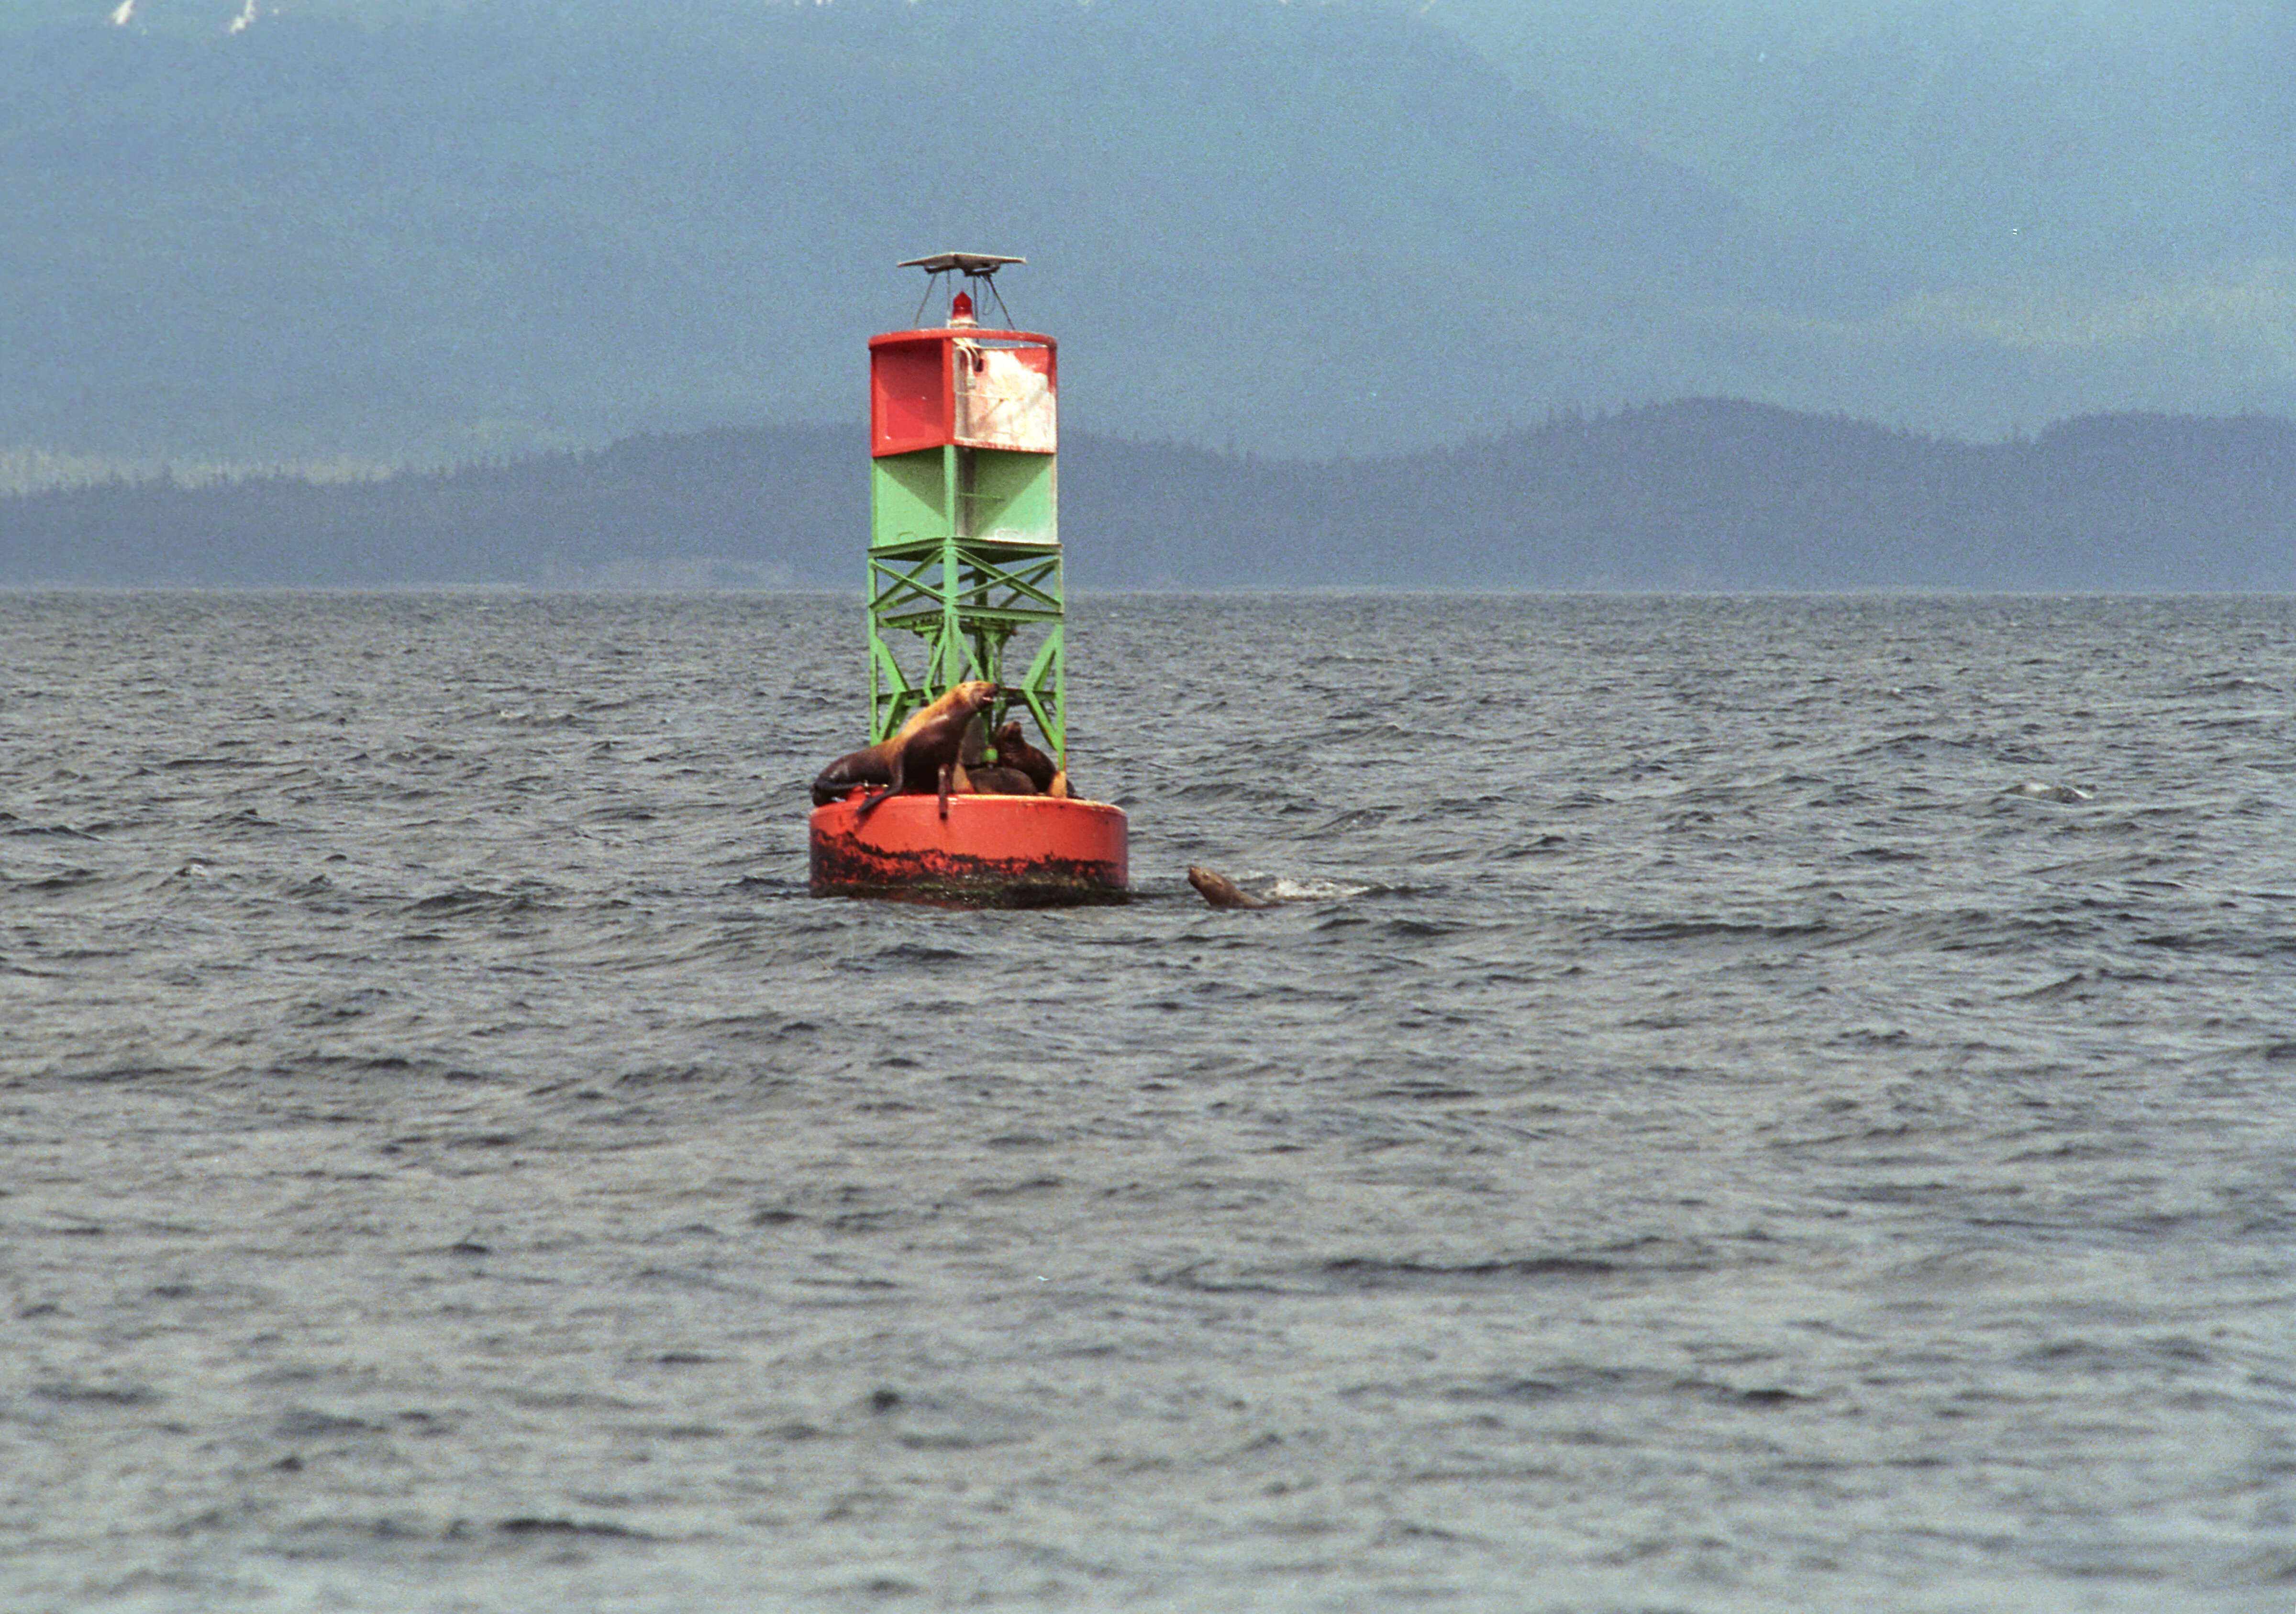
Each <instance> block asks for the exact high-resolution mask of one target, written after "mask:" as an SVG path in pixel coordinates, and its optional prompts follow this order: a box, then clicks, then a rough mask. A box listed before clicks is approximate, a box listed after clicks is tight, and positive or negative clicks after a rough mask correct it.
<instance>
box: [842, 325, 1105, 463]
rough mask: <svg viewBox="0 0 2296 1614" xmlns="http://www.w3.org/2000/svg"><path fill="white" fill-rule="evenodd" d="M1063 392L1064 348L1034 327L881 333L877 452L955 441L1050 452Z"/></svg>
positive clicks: (873, 445) (876, 358)
mask: <svg viewBox="0 0 2296 1614" xmlns="http://www.w3.org/2000/svg"><path fill="white" fill-rule="evenodd" d="M957 296H958V297H959V298H960V299H962V298H963V297H964V293H963V292H959V293H957ZM1059 391H1060V365H1059V346H1058V344H1057V343H1055V342H1054V340H1053V339H1052V338H1051V337H1049V336H1046V335H1043V334H1041V333H1040V332H1035V331H984V330H980V329H979V328H978V327H975V326H968V325H960V326H955V327H951V326H947V325H944V326H940V327H938V328H934V329H927V330H922V331H894V332H889V333H887V334H886V335H883V336H873V337H871V338H870V339H869V452H870V453H871V454H872V455H888V454H914V453H915V452H916V451H917V450H918V449H920V448H939V447H941V446H942V445H944V444H948V443H954V444H955V445H956V446H957V447H961V448H1009V449H1016V450H1019V451H1021V452H1022V453H1025V454H1051V453H1053V452H1054V450H1055V449H1056V447H1057V446H1058V441H1057V439H1058V437H1059V424H1058V413H1059V411H1058V394H1059Z"/></svg>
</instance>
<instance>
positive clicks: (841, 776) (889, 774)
mask: <svg viewBox="0 0 2296 1614" xmlns="http://www.w3.org/2000/svg"><path fill="white" fill-rule="evenodd" d="M974 688H985V689H988V690H989V691H991V692H994V691H995V690H996V685H995V684H958V685H957V686H956V688H955V689H952V690H950V691H949V692H948V693H947V694H945V695H943V696H942V697H941V698H940V699H939V700H936V701H934V702H933V703H932V704H931V705H930V706H922V707H919V708H918V709H916V710H915V711H913V712H911V713H910V714H909V716H908V718H907V720H906V722H904V723H903V724H902V725H901V726H900V727H898V728H897V729H895V730H894V731H893V735H892V738H891V739H890V740H880V741H877V743H876V744H874V745H865V746H863V747H862V748H861V749H860V750H857V751H850V752H848V753H847V754H846V755H844V756H842V757H840V758H838V759H837V760H836V761H834V762H832V763H831V764H830V765H829V766H827V767H825V768H824V769H822V770H821V772H820V773H818V774H815V775H814V779H813V805H814V806H816V807H827V806H828V805H829V804H830V803H831V802H832V801H835V800H837V799H839V798H840V797H844V796H849V795H851V794H852V793H853V792H854V791H857V790H859V789H861V788H862V787H863V786H864V785H871V784H890V783H892V782H893V757H894V754H895V753H896V752H898V750H900V748H901V746H902V745H903V744H905V743H906V741H907V740H908V739H909V737H910V736H911V735H912V734H914V733H916V732H917V731H918V730H919V729H921V728H922V727H924V725H926V724H928V723H933V722H938V721H939V720H940V719H942V718H944V717H947V716H948V715H949V714H950V713H951V712H952V711H954V710H955V706H956V700H957V694H958V692H959V691H962V690H969V689H974ZM990 698H991V699H994V698H995V697H994V694H993V693H992V695H991V697H990ZM986 704H987V702H985V701H984V702H981V703H980V705H986ZM980 705H975V706H970V707H968V708H966V719H965V723H966V725H970V724H971V723H972V715H973V714H974V713H977V712H978V711H979V710H980ZM964 726H965V725H959V727H960V729H962V728H963V727H964Z"/></svg>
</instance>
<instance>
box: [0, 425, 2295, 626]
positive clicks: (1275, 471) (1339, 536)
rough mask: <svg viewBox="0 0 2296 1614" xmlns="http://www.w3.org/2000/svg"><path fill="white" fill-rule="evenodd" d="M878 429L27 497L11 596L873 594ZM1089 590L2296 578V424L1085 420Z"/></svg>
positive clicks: (1075, 472)
mask: <svg viewBox="0 0 2296 1614" xmlns="http://www.w3.org/2000/svg"><path fill="white" fill-rule="evenodd" d="M864 456H865V442H864V438H863V434H862V432H861V430H859V429H858V428H857V427H848V426H805V427H775V428H758V429H754V430H733V429H725V430H710V431H703V432H694V433H686V434H679V435H662V436H652V437H643V438H630V439H627V440H625V441H622V442H619V443H617V444H614V445H613V446H612V447H609V448H606V449H603V450H600V451H596V452H591V453H578V454H573V453H570V454H558V455H541V456H535V457H529V458H523V459H518V460H512V461H510V462H507V463H500V464H496V465H490V466H480V467H471V468H466V469H463V470H459V471H448V472H440V473H421V474H418V473H403V474H400V475H397V476H392V477H389V478H386V479H380V480H374V481H367V482H348V483H344V482H336V483H321V482H311V481H306V480H302V479H295V478H290V477H260V478H250V479H241V480H237V481H227V482H219V483H215V484H211V485H208V486H202V487H188V486H184V485H180V484H178V483H176V482H175V481H173V480H172V479H166V478H162V479H155V480H146V481H138V482H127V481H114V482H111V483H106V484H102V485H99V486H95V487H84V488H78V489H73V490H68V491H52V492H46V493H38V494H29V495H21V496H13V497H9V498H0V584H5V585H9V586H38V585H64V586H167V585H180V586H242V587H272V586H311V587H349V586H422V585H441V584H499V585H510V586H525V587H570V588H599V587H606V588H614V587H709V586H734V587H759V586H763V587H802V588H836V589H852V590H856V591H857V589H858V588H859V586H860V576H861V565H862V545H863V542H864V535H865V532H866V528H867V512H866V507H865V500H866V492H865V489H866V478H865V473H864ZM1061 521H1062V537H1063V539H1064V541H1065V542H1066V544H1067V546H1068V568H1069V578H1070V584H1071V586H1080V587H1087V588H1091V587H1096V588H1109V589H1114V588H1191V589H1217V588H1226V587H1269V588H1282V587H1316V586H1367V587H1423V588H1624V589H1814V590H1827V589H1874V588H1967V589H1999V590H2025V589H2032V590H2076V591H2103V592H2116V591H2130V592H2146V591H2160V590H2170V591H2173V590H2227V591H2250V590H2262V591H2280V590H2287V589H2296V423H2292V422H2289V421H2287V420H2284V419H2281V418H2279V417H2276V416H2266V415H2253V416H2240V417H2235V418H2218V419H2203V418H2198V417H2192V416H2173V415H2148V414H2124V415H2099V416H2090V417H2085V418H2082V419H2079V420H2073V421H2068V422H2064V423H2062V424H2061V425H2057V426H2054V427H2052V428H2050V429H2049V430H2046V431H2044V432H2043V433H2041V434H2040V435H2039V436H2038V437H2037V438H2031V439H2030V440H2021V441H2016V442H2010V443H2003V444H1973V443H1966V442H1956V441H1951V440H1944V439H1938V438H1926V437H1921V436H1917V435H1915V434H1912V433H1908V432H1904V431H1898V430H1889V429H1886V428H1883V427H1880V426H1875V425H1872V424H1869V423H1866V422H1857V421H1852V420H1848V419H1844V418H1841V417H1834V416H1816V415H1808V414H1795V413H1793V412H1792V411H1789V410H1784V409H1779V408H1775V407H1772V406H1766V405H1757V404H1748V403H1743V402H1737V401H1732V400H1726V399H1695V400H1688V401H1684V402H1680V403H1673V404H1666V405H1660V406H1652V407H1649V408H1643V409H1635V410H1629V411H1626V412H1623V413H1620V414H1611V415H1598V416H1595V417H1577V416H1566V417H1560V418H1557V419H1555V420H1554V421H1552V422H1549V423H1547V424H1546V425H1545V426H1543V427H1540V428H1538V429H1536V430H1527V431H1521V432H1516V433H1513V434H1510V435H1507V436H1505V437H1502V438H1491V439H1488V440H1484V441H1480V442H1477V443H1474V444H1472V445H1468V446H1465V447H1458V448H1455V449H1449V450H1444V451H1439V452H1431V453H1425V454H1413V455H1393V456H1386V457H1380V458H1366V459H1357V460H1343V461H1336V462H1329V463H1311V462H1306V461H1297V460H1264V459H1257V458H1254V457H1251V456H1248V455H1247V456H1238V455H1226V454H1218V453H1213V452H1210V451H1208V450H1204V449H1200V448H1192V447H1177V446H1171V445H1159V444H1150V443H1140V442H1131V441H1125V440H1120V439H1116V438H1103V437H1093V436H1076V435H1073V434H1071V435H1070V438H1068V439H1067V443H1066V446H1065V447H1064V448H1063V450H1062V455H1061Z"/></svg>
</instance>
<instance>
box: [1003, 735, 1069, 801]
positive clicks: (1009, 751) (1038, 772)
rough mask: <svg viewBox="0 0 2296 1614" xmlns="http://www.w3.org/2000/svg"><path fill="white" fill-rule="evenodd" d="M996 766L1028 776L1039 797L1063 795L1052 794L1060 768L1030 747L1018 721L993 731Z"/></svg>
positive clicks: (1055, 792)
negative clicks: (1017, 770)
mask: <svg viewBox="0 0 2296 1614" xmlns="http://www.w3.org/2000/svg"><path fill="white" fill-rule="evenodd" d="M996 765H997V766H999V767H1013V768H1019V769H1020V770H1021V772H1022V773H1024V774H1027V775H1028V776H1029V782H1030V783H1031V784H1033V785H1035V786H1036V787H1037V792H1038V793H1039V794H1041V795H1046V796H1065V795H1067V794H1068V791H1066V790H1065V789H1062V790H1058V791H1055V790H1054V789H1053V785H1054V782H1055V781H1056V780H1058V779H1060V778H1061V776H1062V771H1061V765H1060V764H1059V763H1057V762H1054V760H1053V759H1052V758H1050V757H1047V756H1046V755H1045V753H1044V752H1042V751H1040V750H1037V748H1036V747H1035V746H1033V745H1030V744H1029V741H1028V740H1027V739H1026V738H1025V737H1024V736H1023V735H1022V734H1021V725H1020V722H1019V720H1018V719H1015V720H1013V722H1010V723H1007V724H1005V725H1004V726H1003V727H1001V728H999V729H998V730H997V731H996Z"/></svg>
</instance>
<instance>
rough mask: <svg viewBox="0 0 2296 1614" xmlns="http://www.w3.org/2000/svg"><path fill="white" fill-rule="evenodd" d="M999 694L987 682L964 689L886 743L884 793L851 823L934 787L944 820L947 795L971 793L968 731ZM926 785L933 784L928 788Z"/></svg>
mask: <svg viewBox="0 0 2296 1614" xmlns="http://www.w3.org/2000/svg"><path fill="white" fill-rule="evenodd" d="M997 694H998V690H997V687H996V684H992V683H990V682H988V680H986V679H977V680H975V681H974V682H972V683H970V684H958V685H957V686H956V687H955V689H953V690H951V691H949V692H948V693H947V694H946V695H943V696H942V697H941V698H940V699H939V700H936V701H934V702H933V703H932V705H931V706H930V707H928V708H926V709H925V713H924V714H923V721H922V722H920V723H918V724H916V725H914V726H912V725H908V724H903V725H901V726H902V731H903V732H902V733H898V734H895V735H894V736H893V737H892V739H890V740H889V741H885V744H886V745H888V746H890V748H891V758H890V760H891V766H890V768H889V770H888V773H889V774H890V777H889V778H888V779H887V781H886V785H885V791H884V793H883V794H882V795H878V796H872V797H870V798H869V799H867V800H866V801H864V802H863V803H862V804H861V805H860V806H859V807H857V808H855V809H854V814H853V822H854V823H867V822H868V820H869V815H870V814H872V813H873V812H875V811H876V810H877V809H878V808H879V807H882V806H883V805H884V804H885V803H886V802H888V801H890V800H891V799H893V798H894V797H896V796H922V794H924V793H925V791H929V790H931V789H933V788H935V786H936V785H937V786H938V787H939V791H940V815H941V816H942V817H944V818H946V817H947V816H948V798H949V792H950V791H958V792H961V793H966V794H969V793H970V792H971V791H972V785H971V784H970V783H969V782H967V781H966V779H965V775H964V762H963V760H962V758H963V756H964V728H965V725H967V724H969V723H971V722H972V718H973V714H974V713H976V712H978V711H980V709H981V708H983V707H985V706H987V705H988V703H989V702H990V701H992V700H996V696H997ZM842 760H849V758H840V761H842ZM830 766H832V767H835V766H838V765H837V764H836V763H832V764H831V765H830ZM927 780H931V781H933V783H932V784H928V783H927V782H926V781H927Z"/></svg>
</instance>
